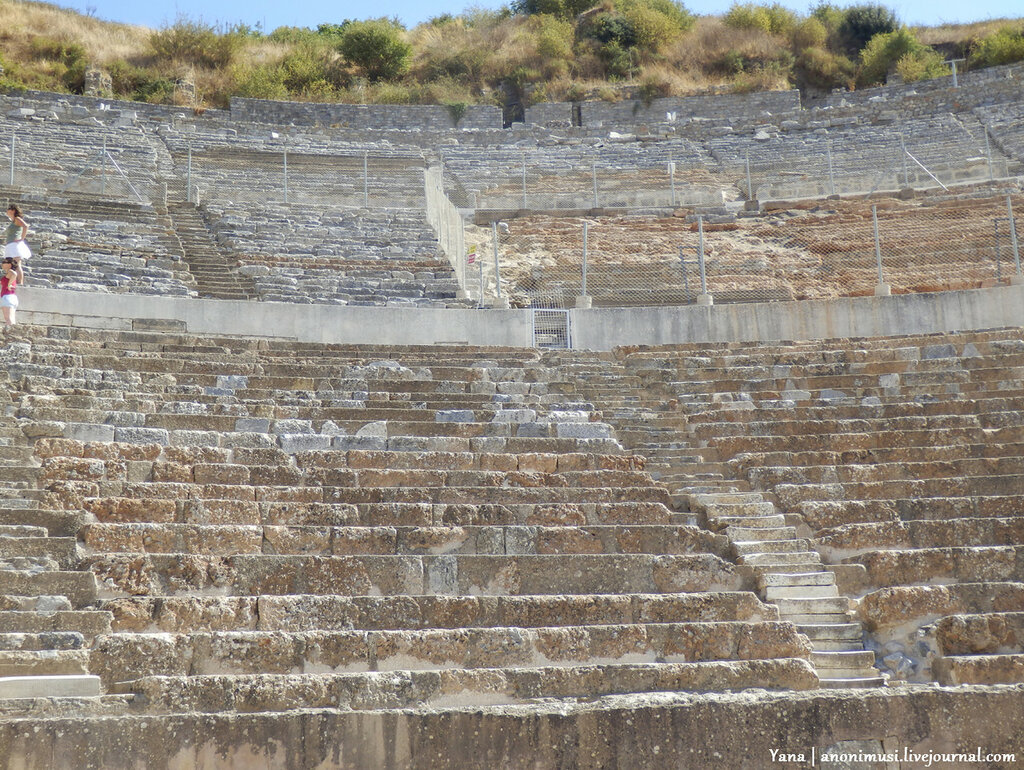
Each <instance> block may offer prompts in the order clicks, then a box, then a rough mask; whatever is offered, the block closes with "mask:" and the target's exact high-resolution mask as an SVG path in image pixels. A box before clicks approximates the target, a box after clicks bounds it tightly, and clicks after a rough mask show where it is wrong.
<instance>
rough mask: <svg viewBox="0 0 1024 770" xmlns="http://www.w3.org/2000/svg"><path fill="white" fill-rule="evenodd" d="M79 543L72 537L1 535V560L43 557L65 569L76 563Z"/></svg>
mask: <svg viewBox="0 0 1024 770" xmlns="http://www.w3.org/2000/svg"><path fill="white" fill-rule="evenodd" d="M76 548H77V543H76V541H75V539H74V538H72V537H45V536H43V537H39V536H36V537H25V536H19V537H10V536H3V535H0V559H5V558H15V557H27V556H41V557H46V558H49V559H52V560H53V561H54V562H55V563H56V564H58V565H60V566H61V567H63V568H67V567H70V566H72V565H73V564H74V563H75V562H76V555H75V554H76Z"/></svg>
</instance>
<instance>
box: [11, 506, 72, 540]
mask: <svg viewBox="0 0 1024 770" xmlns="http://www.w3.org/2000/svg"><path fill="white" fill-rule="evenodd" d="M34 506H35V503H34V501H33V503H32V507H26V508H12V507H11V503H10V501H9V500H5V501H3V504H2V506H0V524H2V525H8V526H12V525H16V526H22V525H24V526H34V527H39V528H41V529H44V530H45V531H46V532H47V533H48V534H49V535H50V536H52V537H75V536H76V535H77V534H78V530H79V529H81V527H82V524H83V523H84V522H85V520H86V516H85V515H84V514H83V513H80V512H77V511H51V510H39V509H35V507H34Z"/></svg>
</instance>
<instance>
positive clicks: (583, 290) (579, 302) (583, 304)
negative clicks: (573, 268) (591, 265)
mask: <svg viewBox="0 0 1024 770" xmlns="http://www.w3.org/2000/svg"><path fill="white" fill-rule="evenodd" d="M589 242H590V222H588V221H587V220H585V219H584V220H583V274H582V276H581V281H580V296H579V297H577V298H576V307H578V308H581V309H584V310H586V309H588V308H591V307H593V306H594V300H593V299H592V298H591V296H590V295H589V294H587V248H588V246H589Z"/></svg>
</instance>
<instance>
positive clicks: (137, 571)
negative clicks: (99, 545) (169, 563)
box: [82, 554, 156, 597]
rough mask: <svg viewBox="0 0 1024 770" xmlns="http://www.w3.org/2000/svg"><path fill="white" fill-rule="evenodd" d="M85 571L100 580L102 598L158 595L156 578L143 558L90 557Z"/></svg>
mask: <svg viewBox="0 0 1024 770" xmlns="http://www.w3.org/2000/svg"><path fill="white" fill-rule="evenodd" d="M82 568H83V569H86V570H88V571H89V572H92V573H93V575H95V576H96V584H97V586H98V588H99V591H100V595H101V596H104V595H105V596H111V597H112V596H138V595H146V594H153V593H156V590H155V589H156V575H155V574H154V571H153V568H152V564H150V562H149V559H148V558H147V557H146V556H144V555H142V554H124V555H103V556H90V557H86V558H85V559H83V560H82Z"/></svg>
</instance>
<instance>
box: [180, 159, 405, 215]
mask: <svg viewBox="0 0 1024 770" xmlns="http://www.w3.org/2000/svg"><path fill="white" fill-rule="evenodd" d="M171 158H172V161H173V164H174V174H173V177H172V178H171V180H170V182H169V185H168V186H169V194H170V195H171V196H172V197H176V198H179V199H184V200H188V201H191V202H193V203H202V202H203V201H205V200H208V199H219V200H231V201H239V202H249V203H252V202H260V201H271V202H274V203H291V204H305V205H314V206H350V207H357V208H417V209H422V208H423V206H424V200H425V199H424V191H423V174H424V170H425V163H424V160H423V157H422V156H421V155H419V154H409V153H402V152H394V153H376V154H371V153H370V152H355V153H349V154H318V153H310V152H301V151H289V150H288V149H287V148H284V149H281V150H254V149H248V150H247V149H237V148H230V147H216V146H212V147H203V148H202V149H195V150H194V149H193V148H191V147H189V146H186V147H185V148H180V149H178V150H177V151H175V152H173V153H172V154H171Z"/></svg>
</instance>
